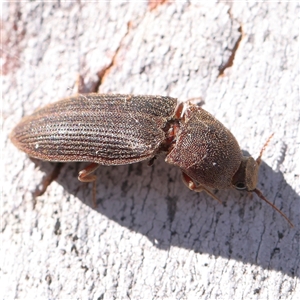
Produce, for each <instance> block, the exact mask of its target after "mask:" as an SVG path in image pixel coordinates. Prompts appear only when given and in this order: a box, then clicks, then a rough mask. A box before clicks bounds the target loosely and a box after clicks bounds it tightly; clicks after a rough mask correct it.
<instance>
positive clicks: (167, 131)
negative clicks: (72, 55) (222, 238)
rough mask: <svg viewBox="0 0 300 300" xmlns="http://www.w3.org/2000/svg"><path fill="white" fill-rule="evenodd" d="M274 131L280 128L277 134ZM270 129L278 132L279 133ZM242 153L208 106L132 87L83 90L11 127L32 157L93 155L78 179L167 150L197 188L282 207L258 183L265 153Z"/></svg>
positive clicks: (92, 178)
mask: <svg viewBox="0 0 300 300" xmlns="http://www.w3.org/2000/svg"><path fill="white" fill-rule="evenodd" d="M272 136H273V135H272ZM272 136H271V137H272ZM271 137H270V138H269V139H268V141H267V142H266V143H265V145H264V146H263V148H262V150H261V151H260V154H259V157H258V158H257V159H256V160H255V159H254V158H253V157H251V156H243V155H242V151H241V149H240V146H239V144H238V142H237V140H236V139H235V137H234V136H233V134H232V133H231V132H230V131H229V130H228V129H227V128H226V127H225V126H224V125H223V124H222V123H221V122H219V121H218V120H217V119H216V118H215V117H213V116H212V115H211V114H210V113H209V112H207V111H206V110H204V109H203V108H201V107H199V106H196V105H193V104H192V103H190V102H188V103H186V104H185V105H184V104H183V103H180V104H178V101H177V99H176V98H172V97H164V96H145V95H140V96H136V95H126V94H96V93H91V94H84V95H82V94H77V95H74V96H71V97H68V98H64V99H62V100H59V101H57V102H54V103H52V104H49V105H47V106H45V107H42V108H40V109H38V110H36V111H35V112H34V113H33V114H32V115H30V116H27V117H24V118H23V119H22V120H21V121H20V122H19V124H17V125H16V127H15V128H14V129H13V131H12V132H11V135H10V138H11V141H12V142H13V144H14V145H15V146H16V147H17V148H19V149H20V150H22V151H24V152H25V153H27V154H28V155H29V156H31V157H34V158H38V159H42V160H46V161H55V162H72V161H80V162H90V165H88V166H87V167H86V168H84V169H83V170H81V171H80V172H79V175H78V179H79V180H80V181H82V182H94V185H93V201H94V205H95V206H96V200H95V199H96V185H95V181H96V175H94V174H93V172H94V171H95V170H96V169H97V168H98V167H99V165H106V166H111V165H124V164H132V163H136V162H139V161H143V160H149V164H152V163H153V161H154V159H155V157H156V156H157V155H159V154H160V153H164V154H165V155H166V158H165V161H166V162H167V163H169V164H172V165H174V166H177V167H179V168H180V169H181V171H182V179H183V182H184V184H185V185H186V186H187V187H188V188H189V189H190V190H193V191H195V192H201V191H205V192H206V193H207V194H208V195H210V196H211V197H212V198H214V199H216V200H217V201H219V202H220V200H219V199H218V198H217V197H216V196H215V195H214V194H213V193H212V190H214V189H217V190H222V189H229V188H236V189H237V190H242V191H247V192H251V193H255V194H256V195H257V196H258V197H260V198H261V199H262V200H264V201H265V202H266V203H268V204H269V205H270V206H272V207H273V208H274V209H275V210H276V211H277V212H279V213H280V214H281V215H282V216H283V217H284V218H285V219H286V220H287V221H288V223H289V224H290V226H292V227H293V224H292V223H291V221H290V220H289V219H288V218H287V216H286V215H285V214H284V213H283V212H281V211H280V210H279V209H278V208H277V207H276V206H275V205H274V204H273V203H271V202H270V201H268V200H267V199H266V198H265V196H264V195H263V194H262V192H261V191H260V190H258V189H257V188H256V186H257V181H258V172H259V166H260V164H261V157H262V154H263V152H264V150H265V148H266V147H267V144H268V143H269V141H270V139H271Z"/></svg>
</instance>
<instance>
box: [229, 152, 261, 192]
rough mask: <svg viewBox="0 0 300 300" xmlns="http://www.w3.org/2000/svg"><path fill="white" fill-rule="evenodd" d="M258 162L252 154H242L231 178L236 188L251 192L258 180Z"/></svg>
mask: <svg viewBox="0 0 300 300" xmlns="http://www.w3.org/2000/svg"><path fill="white" fill-rule="evenodd" d="M258 170H259V164H258V163H257V161H256V160H254V159H253V157H252V156H243V158H242V162H241V165H240V167H239V169H238V170H237V172H236V173H235V174H234V176H233V178H232V184H233V186H234V187H235V188H236V189H237V190H244V191H248V192H252V191H254V190H255V188H256V185H257V180H258Z"/></svg>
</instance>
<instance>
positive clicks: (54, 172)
mask: <svg viewBox="0 0 300 300" xmlns="http://www.w3.org/2000/svg"><path fill="white" fill-rule="evenodd" d="M62 167H63V163H56V164H55V167H54V169H53V170H52V172H51V173H50V174H48V175H47V176H46V177H45V178H43V180H42V182H41V183H40V185H41V186H42V188H41V189H39V187H37V188H36V190H35V191H34V193H33V199H34V203H33V206H34V207H35V205H36V199H35V198H36V197H39V196H42V195H43V194H44V193H45V192H46V190H47V188H48V186H49V185H50V184H51V182H52V181H54V180H55V179H56V178H57V177H58V175H59V173H60V170H61V168H62Z"/></svg>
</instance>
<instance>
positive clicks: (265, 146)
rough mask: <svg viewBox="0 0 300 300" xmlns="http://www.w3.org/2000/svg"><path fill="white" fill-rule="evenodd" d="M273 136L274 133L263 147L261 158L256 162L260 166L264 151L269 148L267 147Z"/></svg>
mask: <svg viewBox="0 0 300 300" xmlns="http://www.w3.org/2000/svg"><path fill="white" fill-rule="evenodd" d="M273 135H274V132H273V133H272V134H271V135H270V137H269V138H268V140H267V141H266V142H265V144H264V145H263V147H262V149H261V150H260V153H259V156H258V158H257V159H256V162H257V164H258V165H260V164H261V157H262V155H263V153H264V151H265V150H266V148H267V146H268V144H269V142H270V140H271V138H272V137H273Z"/></svg>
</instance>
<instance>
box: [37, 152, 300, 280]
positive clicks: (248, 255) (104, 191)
mask: <svg viewBox="0 0 300 300" xmlns="http://www.w3.org/2000/svg"><path fill="white" fill-rule="evenodd" d="M44 164H48V167H47V169H48V170H49V163H45V162H43V163H42V167H41V169H42V170H43V165H44ZM86 165H87V164H86V163H69V164H65V165H64V167H63V169H62V170H61V173H60V175H59V176H58V178H57V179H56V181H57V182H58V183H59V184H60V185H62V186H63V187H64V189H65V190H67V191H68V193H70V194H73V195H75V196H76V197H77V198H79V199H80V200H81V201H82V202H83V203H85V204H86V205H88V206H90V207H91V209H94V208H93V205H92V185H91V184H84V183H81V182H78V181H77V175H78V172H79V171H80V170H81V169H83V168H84V167H85V166H86ZM96 175H97V208H96V209H95V210H96V211H97V212H99V213H101V214H103V215H105V216H106V217H108V218H109V219H111V220H114V221H115V222H117V223H119V224H120V225H121V226H124V227H127V228H128V229H130V230H133V231H136V232H139V233H140V234H143V235H145V236H146V237H147V238H148V239H149V240H150V241H152V243H153V245H155V246H156V247H158V248H160V249H165V250H168V249H169V248H170V247H171V246H176V247H183V248H186V249H189V250H193V251H194V252H196V253H200V254H202V253H207V254H209V255H214V256H216V257H219V256H220V257H223V258H226V259H235V260H237V261H242V262H243V263H248V264H256V265H259V266H261V267H262V268H264V269H274V270H277V271H280V272H282V273H284V274H288V275H289V276H298V277H300V274H299V268H298V266H297V265H296V264H297V260H298V245H299V231H298V228H299V227H300V226H299V225H300V224H299V220H300V218H299V214H298V211H296V210H295V209H294V208H295V207H298V205H299V203H300V197H299V195H298V194H297V193H296V192H295V191H294V190H293V189H292V188H291V186H290V185H289V184H288V183H287V182H286V181H285V179H284V177H283V175H282V173H280V172H275V171H273V170H272V169H271V168H270V167H269V166H268V165H266V164H265V163H264V162H262V165H261V167H260V176H259V184H258V188H259V189H261V190H262V191H263V193H264V194H265V196H266V197H267V198H268V199H269V200H270V201H271V202H272V203H274V204H275V205H276V206H277V207H278V208H279V209H281V210H282V211H283V212H285V213H286V214H287V216H288V217H289V218H290V219H291V221H292V222H293V223H294V225H295V228H290V227H289V225H288V224H287V222H286V220H285V219H284V218H283V217H282V216H280V214H278V213H277V212H276V211H274V210H273V209H272V208H271V207H270V206H269V205H267V204H266V203H265V202H264V201H262V200H261V199H259V198H258V197H257V196H256V195H252V197H251V195H250V196H249V195H248V194H247V193H242V192H238V191H236V190H226V191H218V192H217V197H218V198H220V199H221V200H222V201H223V205H220V204H219V203H218V202H217V201H215V200H214V199H212V198H210V197H209V196H208V195H206V194H205V193H195V192H193V191H190V190H188V189H187V188H186V187H185V185H184V184H183V182H182V180H181V172H180V170H179V169H178V168H174V167H173V166H171V165H168V164H166V163H164V161H163V158H159V159H158V160H157V161H155V162H154V165H153V166H151V167H148V166H147V163H146V162H142V163H137V164H133V165H126V166H112V167H105V166H101V167H100V168H99V169H98V170H97V171H96ZM265 224H270V225H269V226H268V227H267V226H266V225H265ZM295 233H296V234H295ZM287 262H288V263H287Z"/></svg>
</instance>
